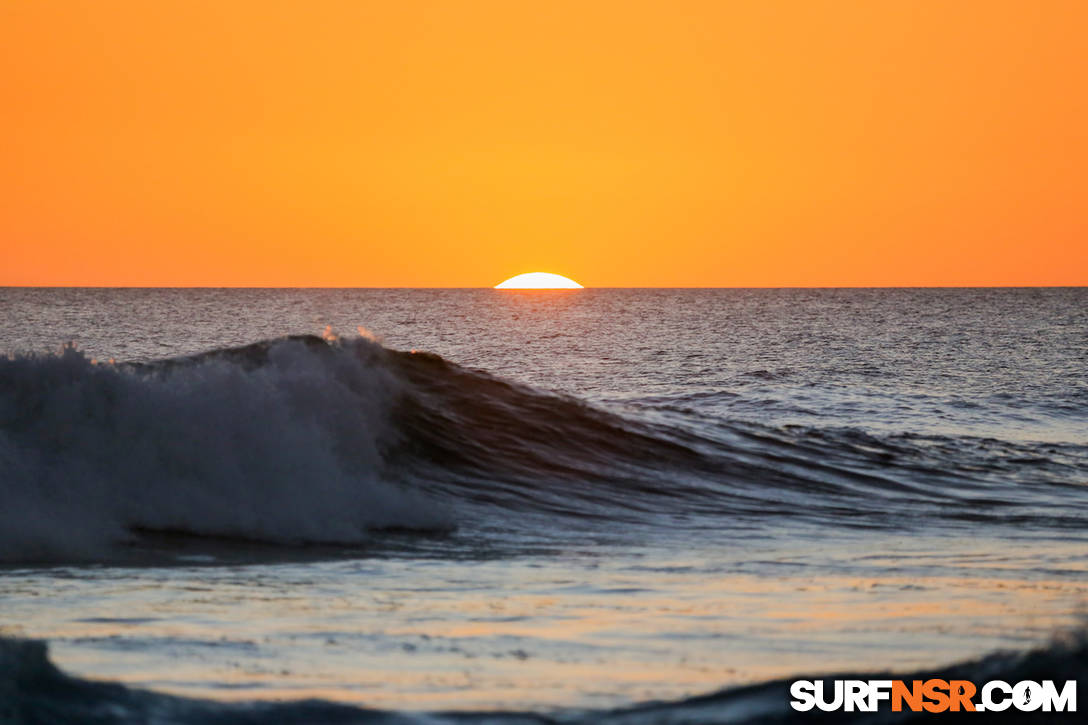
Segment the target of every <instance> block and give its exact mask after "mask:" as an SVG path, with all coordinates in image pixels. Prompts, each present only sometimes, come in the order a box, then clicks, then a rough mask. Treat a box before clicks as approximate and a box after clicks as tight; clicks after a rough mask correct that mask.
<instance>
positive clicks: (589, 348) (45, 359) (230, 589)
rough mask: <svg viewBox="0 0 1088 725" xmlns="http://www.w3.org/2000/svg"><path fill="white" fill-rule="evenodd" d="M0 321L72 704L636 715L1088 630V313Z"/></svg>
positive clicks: (62, 310) (813, 298) (646, 308)
mask: <svg viewBox="0 0 1088 725" xmlns="http://www.w3.org/2000/svg"><path fill="white" fill-rule="evenodd" d="M0 308H2V309H3V311H4V316H3V322H0V352H4V353H7V354H8V358H7V359H0V496H2V501H3V504H4V505H3V507H2V509H0V559H2V560H3V561H4V562H6V564H5V567H6V568H5V569H3V571H2V572H0V616H2V618H3V621H2V622H0V633H4V634H8V635H14V636H18V637H26V638H41V639H46V640H48V641H49V642H50V646H51V650H52V653H53V658H54V660H55V661H56V662H57V664H58V665H60V666H61V667H62V668H64V669H65V670H66V671H68V672H71V673H74V674H77V675H80V676H85V677H95V678H108V679H112V680H119V681H122V682H125V683H128V684H132V685H137V686H139V687H145V688H151V689H154V690H158V691H164V692H170V693H175V694H180V695H185V696H195V697H202V698H213V699H230V700H252V699H267V698H282V697H288V698H295V697H319V698H322V699H325V700H332V701H341V702H350V703H355V704H363V705H366V706H370V707H379V708H385V709H388V710H393V711H405V710H429V711H440V710H451V709H452V710H463V709H468V708H483V709H489V710H503V711H510V710H518V711H533V710H536V711H541V710H546V711H552V710H554V709H555V708H561V709H564V711H566V710H565V709H568V708H616V707H622V706H624V705H627V704H630V703H633V702H638V701H643V700H647V699H667V700H675V699H679V698H683V697H686V696H690V695H692V694H697V693H703V692H710V691H713V690H717V689H720V688H722V687H728V686H732V685H738V684H744V683H752V682H760V681H765V680H770V679H773V678H781V677H788V676H790V675H793V674H798V673H810V674H811V673H816V672H828V671H862V670H877V669H888V668H890V669H895V670H911V669H914V670H923V669H925V668H934V667H936V666H938V665H942V664H946V663H950V662H954V661H962V660H966V659H970V658H974V657H978V656H981V655H984V654H986V653H989V652H991V651H993V650H997V649H1012V650H1018V651H1022V650H1025V649H1027V648H1029V647H1032V646H1037V645H1045V643H1046V642H1047V641H1048V638H1049V637H1050V636H1051V635H1052V634H1053V633H1054V632H1055V631H1059V630H1061V629H1063V628H1069V627H1074V626H1076V625H1077V621H1078V615H1082V614H1083V612H1084V611H1085V602H1086V601H1088V597H1086V594H1088V577H1086V573H1088V547H1086V546H1085V544H1086V543H1088V529H1086V523H1088V382H1086V378H1085V375H1084V371H1085V369H1086V363H1088V290H1085V289H1010V290H955V289H950V290H583V291H573V292H566V291H564V292H510V291H504V292H496V291H492V290H90V289H85V290H79V289H74V290H31V289H5V290H0ZM357 326H362V327H364V328H365V330H368V331H370V332H371V333H373V334H375V335H377V336H379V338H380V339H381V343H380V344H379V343H378V342H374V341H372V340H371V339H369V338H368V337H363V338H360V337H358V336H357V334H356V328H357ZM326 327H328V328H329V330H330V331H331V332H333V333H337V334H339V335H340V339H338V340H332V339H323V338H322V337H320V335H321V333H322V331H323V330H325V329H326ZM368 335H369V333H368ZM292 336H294V337H292ZM327 337H330V338H331V335H329V336H327ZM68 341H74V342H75V343H76V348H74V349H72V348H69V349H65V350H61V349H60V348H61V346H62V345H63V344H64V343H66V342H68ZM111 360H112V361H113V362H111ZM24 654H25V653H24ZM12 656H14V655H12ZM23 656H24V655H23V654H20V655H19V657H23ZM597 712H600V711H597Z"/></svg>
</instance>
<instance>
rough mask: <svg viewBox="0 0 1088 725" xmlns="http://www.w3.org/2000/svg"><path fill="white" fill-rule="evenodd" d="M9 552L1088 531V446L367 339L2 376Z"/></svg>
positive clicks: (79, 361) (45, 360) (80, 364)
mask: <svg viewBox="0 0 1088 725" xmlns="http://www.w3.org/2000/svg"><path fill="white" fill-rule="evenodd" d="M0 467H2V471H3V476H2V478H0V491H2V498H3V500H4V501H5V504H6V505H5V506H4V508H3V510H2V511H0V556H2V557H3V558H4V559H7V560H9V561H22V560H32V559H61V560H63V559H72V558H85V557H100V556H108V555H109V554H110V552H111V550H114V548H115V547H116V545H118V544H121V543H125V542H132V541H134V540H139V539H140V538H141V537H142V536H146V535H147V534H148V533H153V532H158V533H163V532H169V533H177V534H185V535H195V536H205V537H219V538H224V539H235V540H246V541H263V542H270V543H277V544H303V543H319V544H320V543H336V544H353V543H355V544H362V543H365V542H367V541H368V540H369V539H370V538H371V537H372V535H373V532H374V531H376V530H384V529H390V528H397V529H414V530H431V531H434V530H437V531H443V530H450V529H453V528H456V527H459V526H464V525H466V524H468V523H470V522H471V523H473V524H478V523H479V522H480V521H484V522H486V521H487V520H488V519H489V518H490V519H495V520H501V521H502V522H503V524H504V525H515V526H516V525H517V522H518V521H519V517H523V516H530V515H531V516H551V517H554V518H555V519H556V520H557V521H563V520H593V521H600V522H604V525H608V524H609V523H615V524H616V525H618V526H619V525H622V524H623V523H625V522H640V521H644V522H648V523H655V524H661V523H667V524H669V525H672V526H684V527H692V526H694V527H708V528H713V527H721V526H740V525H743V526H761V525H772V524H773V525H779V524H782V523H783V522H789V521H802V522H805V523H806V524H812V525H817V526H831V527H837V528H839V527H862V528H876V529H881V528H884V529H889V530H892V529H911V528H916V527H938V528H940V527H956V526H961V525H964V524H966V523H971V522H974V523H978V522H983V523H987V524H993V525H1009V524H1011V525H1015V526H1021V527H1024V526H1027V527H1032V528H1034V529H1043V530H1054V531H1061V530H1069V529H1072V530H1078V531H1080V530H1083V528H1084V525H1085V523H1088V485H1086V484H1088V481H1086V478H1085V471H1088V447H1086V446H1083V445H1077V444H1073V443H1048V444H1029V443H1017V442H1009V441H1000V440H996V439H988V438H974V437H969V436H962V435H961V436H939V435H920V434H888V435H883V436H881V435H877V434H875V433H871V432H870V433H867V432H862V431H860V430H857V429H852V428H832V427H823V428H818V427H807V426H799V425H787V426H778V427H775V426H771V425H764V424H759V423H754V422H745V423H741V422H733V421H730V420H728V419H723V418H720V417H707V416H701V415H699V414H698V413H697V412H695V411H690V410H684V409H683V407H682V406H675V405H673V406H670V405H654V404H650V403H648V402H646V401H643V402H642V403H640V404H638V405H633V404H632V405H626V406H618V405H612V406H608V407H607V409H606V408H605V407H601V406H593V405H590V404H588V403H586V402H583V401H581V400H578V399H576V398H573V397H569V396H563V395H557V394H552V393H547V392H542V391H540V390H536V389H533V388H530V387H527V386H524V385H519V384H515V383H511V382H507V381H504V380H501V379H499V378H496V377H493V376H491V375H489V374H487V373H484V372H480V371H475V370H470V369H467V368H464V367H460V366H458V365H456V364H454V363H451V362H448V361H446V360H444V359H443V358H441V357H439V356H437V355H432V354H428V353H415V352H400V351H395V350H391V349H387V348H385V347H383V346H381V345H379V344H377V343H375V342H372V341H370V340H367V339H362V338H359V339H352V340H336V341H329V340H325V339H322V338H318V337H312V336H299V337H291V338H284V339H279V340H272V341H268V342H261V343H256V344H252V345H247V346H244V347H239V348H230V349H222V350H216V351H213V352H209V353H205V354H200V355H195V356H190V357H184V358H172V359H167V360H162V361H158V362H152V363H143V364H120V365H118V364H98V363H95V362H94V361H92V360H89V359H88V358H87V357H86V356H84V355H83V354H81V353H79V352H78V351H76V350H75V349H73V348H70V347H69V348H67V349H65V350H64V351H63V352H62V353H61V354H59V355H54V356H16V357H12V358H7V359H2V360H0Z"/></svg>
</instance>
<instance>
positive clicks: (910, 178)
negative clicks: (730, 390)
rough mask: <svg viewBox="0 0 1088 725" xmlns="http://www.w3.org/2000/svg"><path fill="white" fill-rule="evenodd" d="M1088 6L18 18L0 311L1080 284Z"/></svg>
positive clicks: (109, 0)
mask: <svg viewBox="0 0 1088 725" xmlns="http://www.w3.org/2000/svg"><path fill="white" fill-rule="evenodd" d="M1086 37H1088V3H1086V2H1082V1H1080V0H1074V1H1070V2H1060V1H1054V0H1043V1H1041V2H1028V1H1027V0H1023V1H1020V2H1001V1H997V2H993V1H990V2H981V1H980V2H962V1H959V2H957V1H955V0H953V1H951V2H937V1H936V0H934V1H932V2H931V1H928V0H917V1H911V2H907V1H895V0H893V1H889V2H872V1H871V0H864V1H858V2H848V1H846V0H835V1H831V2H817V1H809V0H805V1H801V0H797V1H795V2H773V1H769V2H758V1H756V0H749V1H745V2H740V1H737V2H726V1H724V0H723V1H720V2H683V1H675V0H670V1H668V2H666V1H664V0H662V1H661V2H638V1H637V0H615V1H607V2H606V1H604V0H599V1H593V0H579V1H578V2H564V1H562V0H548V1H547V2H530V3H521V2H509V1H505V0H503V1H495V2H476V1H471V0H461V1H456V2H455V1H453V0H450V1H448V2H416V1H411V0H404V1H401V0H386V1H384V2H366V1H364V0H355V1H346V2H336V1H333V0H319V1H318V2H301V1H299V2H277V1H275V0H253V1H250V0H246V1H240V0H239V1H234V2H232V1H231V0H217V1H215V2H206V1H202V0H186V1H185V2H163V1H161V0H156V1H155V2H148V1H146V0H137V1H134V2H122V1H119V0H97V1H95V2H58V1H48V0H41V1H39V0H26V1H18V0H16V1H13V0H0V108H2V113H0V133H2V141H0V164H2V169H3V173H2V175H0V284H5V285H70V284H76V285H270V286H279V285H289V286H294V285H303V286H309V285H313V286H322V285H332V286H451V287H457V286H492V285H494V284H496V283H498V282H499V281H501V280H503V279H505V278H507V277H509V276H512V275H514V274H517V273H519V272H527V271H538V270H543V271H551V272H557V273H560V274H564V275H567V276H570V277H572V278H574V279H576V280H577V281H579V282H581V283H582V284H584V285H586V286H793V285H805V286H808V285H812V286H824V285H1006V284H1008V285H1025V284H1027V285H1035V284H1038V285H1067V284H1068V285H1083V284H1088V239H1086V233H1088V205H1086V200H1088V173H1086V169H1088V91H1086V89H1088V51H1086V50H1085V49H1084V48H1085V45H1084V44H1085V38H1086Z"/></svg>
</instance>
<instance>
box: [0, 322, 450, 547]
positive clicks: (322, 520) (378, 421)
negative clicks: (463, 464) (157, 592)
mask: <svg viewBox="0 0 1088 725" xmlns="http://www.w3.org/2000/svg"><path fill="white" fill-rule="evenodd" d="M321 347H322V348H326V349H318V348H317V347H316V346H315V345H314V344H313V342H312V341H311V342H306V341H302V340H280V341H277V342H274V343H267V344H264V345H262V346H261V347H260V348H259V349H256V348H255V349H253V350H250V351H248V354H249V355H250V358H251V359H247V358H246V357H245V355H240V354H235V355H233V356H227V355H214V354H213V355H207V356H201V357H198V358H194V359H191V360H183V361H172V362H170V363H168V364H165V365H159V366H149V367H143V368H139V367H135V366H117V365H103V364H95V363H93V362H92V361H91V360H90V359H88V358H87V357H86V356H85V355H83V354H82V353H80V352H79V351H78V350H76V349H74V348H72V347H67V348H65V349H64V350H63V351H62V352H61V353H60V354H58V355H53V356H17V357H13V358H7V359H0V393H2V394H0V501H2V502H3V505H2V506H0V559H7V560H26V559H28V558H53V557H62V558H71V557H79V556H81V555H83V556H89V557H93V556H95V555H96V553H97V552H100V551H102V550H104V549H105V548H107V547H109V546H111V545H113V544H115V543H117V542H118V541H122V540H125V539H126V538H129V537H131V535H132V534H131V532H132V531H134V530H139V529H148V530H163V531H176V532H186V533H193V534H200V535H215V536H229V537H242V538H248V539H255V540H262V541H272V542H296V541H307V542H347V541H353V542H354V541H360V540H363V539H365V537H366V536H367V532H368V530H369V529H372V528H374V527H388V526H404V527H430V526H438V525H443V523H444V522H443V521H442V519H441V517H440V516H439V515H438V514H437V513H436V510H435V509H434V507H432V506H430V505H428V504H427V503H426V501H424V500H423V499H422V498H421V497H420V496H419V495H418V494H410V493H408V492H406V491H404V490H402V489H400V488H398V487H397V486H395V485H393V484H391V483H389V482H387V481H386V480H384V479H383V477H382V458H381V448H382V446H383V445H384V444H385V443H386V442H387V441H388V440H389V437H390V436H391V435H392V431H391V429H390V420H389V416H390V410H391V406H392V404H393V402H394V399H395V396H396V395H397V392H398V381H397V380H396V378H395V377H394V376H393V375H392V374H391V373H390V372H389V371H388V370H387V369H386V368H384V367H383V365H382V364H381V356H382V354H383V352H384V351H383V350H382V348H381V347H380V346H378V345H377V344H375V343H372V342H369V341H367V340H351V341H345V342H342V343H330V344H329V345H326V344H325V343H321ZM238 352H245V351H244V350H243V351H235V353H238Z"/></svg>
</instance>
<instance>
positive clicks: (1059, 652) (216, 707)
mask: <svg viewBox="0 0 1088 725" xmlns="http://www.w3.org/2000/svg"><path fill="white" fill-rule="evenodd" d="M892 677H893V676H892V675H890V674H888V673H887V672H877V673H872V672H871V673H839V674H835V675H812V674H809V675H800V676H798V677H796V678H790V679H789V680H777V681H773V682H767V683H764V684H759V685H753V686H749V687H741V688H735V689H727V690H723V691H721V692H717V693H714V694H711V695H704V696H700V697H693V698H689V699H686V700H678V701H674V702H653V703H646V704H641V705H634V706H630V707H623V708H617V709H609V710H590V711H584V710H582V711H570V712H558V713H554V714H541V713H532V712H517V711H494V712H444V713H443V712H435V713H428V714H426V715H420V714H416V713H413V712H391V711H383V710H377V709H363V708H358V707H352V706H349V705H342V704H338V703H332V702H322V701H320V700H304V701H297V702H286V703H282V702H281V703H268V702H253V703H233V704H228V703H221V702H214V701H207V700H195V699H187V698H181V697H173V696H170V695H163V694H158V693H154V692H148V691H146V690H139V689H134V688H127V687H123V686H121V685H118V684H113V683H105V682H96V681H90V680H84V679H79V678H76V677H70V676H68V675H65V674H64V673H63V672H61V671H60V670H59V669H57V668H56V666H54V665H53V663H52V662H51V661H50V660H49V659H48V657H47V654H46V647H45V644H44V643H43V642H36V641H26V640H13V639H3V638H0V713H4V714H5V716H6V717H10V718H11V720H12V721H13V722H17V723H42V724H46V723H50V724H51V723H57V724H58V725H59V724H60V723H77V722H78V723H86V724H87V725H131V724H135V723H148V722H170V723H177V724H178V725H185V724H188V723H193V724H196V723H221V724H222V725H241V724H243V723H246V724H248V723H266V722H275V723H283V724H291V723H297V724H298V725H302V724H303V723H330V724H331V723H342V724H343V725H361V724H363V723H368V724H371V723H374V724H377V723H380V724H381V725H414V724H418V723H427V724H429V725H454V724H456V723H464V724H478V725H487V724H489V725H500V724H501V725H548V724H552V725H676V724H689V723H690V724H695V723H699V724H701V725H715V724H721V725H726V724H727V723H731V724H734V725H742V724H745V723H746V724H749V725H754V724H755V723H784V722H837V723H841V722H848V723H873V724H875V723H913V722H930V721H931V719H932V715H931V714H930V713H925V712H921V713H914V712H910V711H906V712H891V711H890V710H889V708H888V705H887V703H886V702H885V703H884V706H883V708H881V710H879V711H877V712H871V713H870V712H845V711H838V712H834V713H821V712H819V711H812V712H809V713H805V715H804V716H802V715H801V714H800V713H797V712H795V711H794V710H792V709H791V708H790V705H789V703H790V700H791V699H792V696H791V695H790V683H791V682H792V681H793V680H794V679H807V680H823V681H824V685H823V686H824V691H825V692H828V693H830V692H832V691H833V688H834V685H833V683H832V681H833V680H836V679H859V680H870V679H873V680H886V679H891V678H892ZM894 677H895V678H896V679H902V680H905V681H907V682H910V681H911V680H928V679H931V678H934V677H938V678H941V679H945V680H968V681H971V682H975V683H980V684H981V683H984V682H987V681H990V680H1002V681H1005V682H1008V683H1017V682H1020V681H1023V680H1030V681H1033V682H1042V681H1044V680H1053V681H1056V682H1057V683H1058V684H1059V685H1063V684H1064V683H1065V682H1066V681H1068V680H1074V681H1076V682H1077V686H1078V689H1080V691H1081V692H1083V689H1084V686H1085V684H1088V645H1086V644H1085V643H1084V641H1083V639H1081V640H1074V641H1071V642H1067V643H1060V644H1054V645H1052V646H1050V647H1049V648H1045V649H1040V650H1036V651H1032V652H1028V653H1024V654H994V655H991V656H989V657H985V658H982V659H980V660H977V661H971V662H962V663H958V664H955V665H951V666H946V667H940V668H936V669H934V670H932V671H926V672H919V673H914V674H910V673H908V674H899V675H895V676H894ZM983 715H984V714H983V713H970V714H969V715H965V716H962V717H966V718H968V719H971V720H979V719H980V718H983V719H984V720H985V721H986V722H995V721H997V720H996V719H995V718H994V714H993V713H989V715H990V717H989V718H984V717H983ZM948 716H949V715H948V713H945V717H948ZM999 717H1000V722H1004V723H1048V722H1075V721H1077V720H1076V719H1077V717H1078V713H1077V712H1062V713H1055V712H1043V711H1041V710H1038V711H1029V712H1021V711H1018V710H1015V709H1011V708H1010V709H1009V710H1006V711H1004V712H1002V713H1001V714H1000V716H999Z"/></svg>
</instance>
